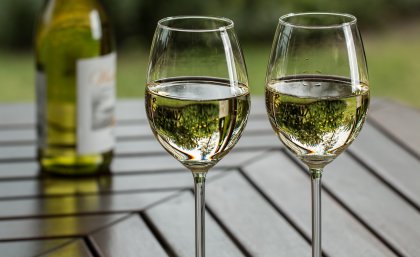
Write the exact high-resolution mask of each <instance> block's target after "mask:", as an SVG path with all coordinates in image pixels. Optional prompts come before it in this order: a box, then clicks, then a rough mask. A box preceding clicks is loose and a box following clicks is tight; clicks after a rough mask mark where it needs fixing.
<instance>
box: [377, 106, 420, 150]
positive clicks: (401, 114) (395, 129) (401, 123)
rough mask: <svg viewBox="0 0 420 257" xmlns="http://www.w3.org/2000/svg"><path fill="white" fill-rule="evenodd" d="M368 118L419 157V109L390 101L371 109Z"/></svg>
mask: <svg viewBox="0 0 420 257" xmlns="http://www.w3.org/2000/svg"><path fill="white" fill-rule="evenodd" d="M369 118H370V119H372V120H373V121H374V122H376V123H377V124H379V125H380V127H381V128H382V129H384V130H385V131H387V132H388V133H389V134H390V135H392V136H393V137H395V138H396V139H398V140H399V141H400V142H402V143H403V144H404V145H406V146H407V147H408V148H410V149H411V150H412V151H413V152H415V153H416V155H417V157H420V133H419V131H420V111H419V110H418V109H414V108H410V107H406V106H404V105H401V104H397V103H395V102H392V101H386V102H383V103H382V104H381V108H377V109H373V110H372V111H371V112H370V115H369Z"/></svg>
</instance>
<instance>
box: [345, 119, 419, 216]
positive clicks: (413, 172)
mask: <svg viewBox="0 0 420 257" xmlns="http://www.w3.org/2000/svg"><path fill="white" fill-rule="evenodd" d="M419 131H420V129H419ZM419 134H420V133H419ZM350 151H351V152H352V153H353V154H354V155H355V156H357V158H359V159H360V160H362V161H363V162H364V163H365V164H367V165H368V166H369V167H371V168H372V169H373V170H375V172H376V173H378V174H379V175H380V176H381V177H382V178H383V179H385V180H386V181H387V182H388V183H389V184H391V185H393V186H394V187H395V188H397V189H398V191H400V192H402V193H403V194H404V195H405V196H407V197H408V198H409V199H411V200H412V201H413V202H415V203H416V205H417V206H418V207H419V208H420V160H418V159H416V158H415V157H414V156H412V155H410V154H409V153H408V152H407V151H405V150H404V149H402V148H400V147H399V146H398V145H396V144H395V143H394V142H393V141H392V140H390V139H389V138H387V137H386V136H385V135H384V134H382V133H381V132H379V131H378V130H377V129H375V128H374V127H373V126H372V125H370V124H365V126H364V127H363V130H362V131H361V133H360V135H359V136H358V138H357V139H356V141H355V142H354V144H353V145H352V146H351V147H350Z"/></svg>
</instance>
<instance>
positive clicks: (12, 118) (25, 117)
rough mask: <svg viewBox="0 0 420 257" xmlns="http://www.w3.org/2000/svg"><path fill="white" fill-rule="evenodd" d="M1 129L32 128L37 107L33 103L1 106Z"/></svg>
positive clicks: (3, 104)
mask: <svg viewBox="0 0 420 257" xmlns="http://www.w3.org/2000/svg"><path fill="white" fill-rule="evenodd" d="M0 121H1V123H0V129H1V128H10V127H13V126H32V127H33V124H35V105H34V104H33V103H10V104H9V103H7V104H5V103H2V104H0Z"/></svg>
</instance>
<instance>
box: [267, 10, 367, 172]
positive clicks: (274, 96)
mask: <svg viewBox="0 0 420 257" xmlns="http://www.w3.org/2000/svg"><path fill="white" fill-rule="evenodd" d="M265 94H266V107H267V111H268V114H269V118H270V122H271V124H272V126H273V128H274V130H275V131H276V133H277V135H278V136H279V138H280V139H281V140H282V141H283V143H284V144H285V145H286V147H287V148H289V149H290V150H291V151H292V152H293V153H294V154H296V156H297V157H298V158H300V159H301V160H302V161H303V162H305V163H306V164H307V165H309V166H310V167H318V168H322V167H323V166H325V165H326V164H328V163H329V162H331V161H332V160H334V158H335V157H336V156H338V155H339V154H340V153H341V152H343V151H344V150H345V149H346V148H347V147H348V145H350V143H351V142H352V141H353V140H354V139H355V138H356V136H357V134H358V133H359V132H360V129H361V127H362V124H363V122H364V120H365V117H366V112H367V107H368V105H369V86H368V75H367V66H366V60H365V54H364V50H363V44H362V42H361V37H360V33H359V31H358V30H357V26H356V18H355V17H354V16H351V15H348V14H334V13H301V14H289V15H285V16H283V17H281V18H280V22H279V26H278V29H277V31H276V36H275V38H274V43H273V49H272V54H271V58H270V63H269V66H268V71H267V77H266V93H265Z"/></svg>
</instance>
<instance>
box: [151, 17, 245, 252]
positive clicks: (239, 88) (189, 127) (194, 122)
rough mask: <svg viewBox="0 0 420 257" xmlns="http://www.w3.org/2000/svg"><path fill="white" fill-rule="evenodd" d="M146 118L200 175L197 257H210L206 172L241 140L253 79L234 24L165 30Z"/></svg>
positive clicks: (156, 46)
mask: <svg viewBox="0 0 420 257" xmlns="http://www.w3.org/2000/svg"><path fill="white" fill-rule="evenodd" d="M145 104H146V112H147V117H148V119H149V123H150V127H151V129H152V130H153V133H154V135H155V137H156V138H157V140H158V141H159V143H160V144H161V145H162V146H163V147H164V148H165V149H166V150H167V151H168V152H169V153H170V154H171V155H172V156H173V157H175V158H176V159H177V160H178V161H180V162H181V163H182V164H183V165H184V166H185V167H187V168H188V169H189V170H190V171H191V172H192V174H193V178H194V185H195V187H194V189H195V213H196V217H195V219H196V223H195V226H196V231H195V234H196V256H197V257H204V256H205V247H204V185H205V179H206V173H207V171H208V170H209V169H210V168H211V167H213V166H214V165H215V164H216V163H217V162H218V161H219V160H221V159H222V157H223V156H225V155H226V154H227V153H228V152H229V151H230V150H231V149H232V147H233V146H234V145H235V144H236V142H237V141H238V140H239V137H240V136H241V133H242V131H243V129H244V127H245V124H246V122H247V119H248V114H249V108H250V96H249V90H248V78H247V72H246V67H245V62H244V59H243V55H242V51H241V49H240V46H239V43H238V40H237V38H236V35H235V32H234V25H233V22H232V21H231V20H229V19H226V18H217V17H202V16H178V17H169V18H165V19H162V20H160V21H159V22H158V25H157V28H156V31H155V35H154V38H153V43H152V48H151V53H150V59H149V69H148V74H147V85H146V99H145Z"/></svg>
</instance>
